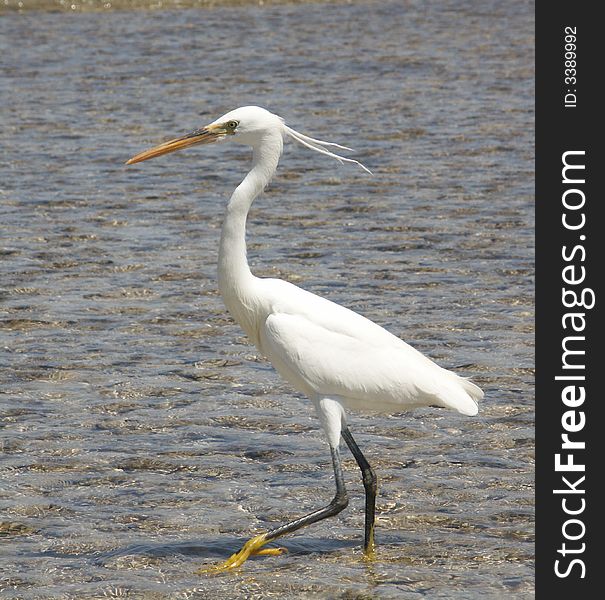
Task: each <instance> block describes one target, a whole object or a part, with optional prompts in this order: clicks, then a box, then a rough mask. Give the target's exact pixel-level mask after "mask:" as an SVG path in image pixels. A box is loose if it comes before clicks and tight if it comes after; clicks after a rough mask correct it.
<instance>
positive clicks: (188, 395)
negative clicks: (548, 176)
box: [0, 1, 534, 600]
mask: <svg viewBox="0 0 605 600" xmlns="http://www.w3.org/2000/svg"><path fill="white" fill-rule="evenodd" d="M532 18H533V6H532V4H531V3H527V2H508V3H500V2H462V1H460V2H433V3H425V2H421V1H417V2H416V1H410V2H369V3H364V2H360V3H353V4H334V5H330V4H309V5H305V4H296V5H283V6H269V7H266V6H265V7H262V6H261V7H259V6H247V7H246V6H238V7H222V8H221V7H217V8H212V9H184V10H175V11H157V10H156V11H147V10H138V11H132V12H130V11H121V10H107V11H105V12H91V13H83V14H63V13H49V12H37V11H31V12H25V13H22V14H18V13H5V14H4V15H3V16H2V17H1V19H0V28H1V34H0V46H1V47H0V61H1V62H2V65H3V66H2V69H3V77H2V80H1V81H0V89H1V91H2V95H1V98H2V100H1V102H2V127H1V128H0V139H1V144H2V147H3V153H4V154H3V160H2V163H1V164H0V194H1V195H0V202H1V210H2V224H1V229H0V231H1V238H0V310H1V313H0V342H1V343H0V363H1V371H0V380H1V385H0V390H1V392H2V395H1V396H0V408H1V415H0V418H1V424H2V430H1V439H0V448H1V450H2V454H1V458H0V460H1V463H0V466H1V468H2V471H1V478H0V486H1V488H0V553H1V558H0V572H1V575H0V589H2V590H3V591H2V594H3V597H7V598H24V599H32V598H103V597H121V596H128V597H131V598H132V597H134V598H151V599H155V598H271V597H275V598H290V597H296V598H340V599H348V600H350V599H362V598H363V599H367V598H402V599H404V600H407V599H410V600H411V599H413V598H418V597H427V598H485V597H489V598H504V597H506V598H510V597H515V598H530V597H532V596H533V531H534V529H533V416H534V411H533V380H532V376H533V231H532V230H533V211H532V204H533V173H532V169H533V23H532ZM245 104H260V105H263V106H266V107H267V108H269V109H271V110H273V111H274V112H276V113H278V114H280V115H282V116H283V117H285V118H286V119H287V121H288V122H289V123H290V124H291V125H292V126H293V127H295V128H297V129H299V130H301V131H303V132H305V133H308V134H310V135H314V136H317V137H320V138H323V139H330V140H333V141H337V142H341V143H344V144H347V145H351V146H353V147H355V148H356V149H357V150H358V152H357V154H356V155H355V156H356V157H358V158H359V159H360V160H362V161H363V162H365V163H366V164H367V165H368V166H369V167H370V168H371V169H372V170H373V171H374V173H375V175H374V177H370V176H368V175H366V174H365V173H363V172H362V171H361V170H359V169H355V168H353V167H351V166H349V165H344V166H343V165H339V164H338V163H336V162H332V161H331V160H329V159H325V158H323V157H321V156H320V155H318V154H314V153H310V152H308V151H307V150H306V149H304V148H302V147H300V146H292V145H288V146H287V147H286V152H285V155H284V157H283V159H282V164H281V166H280V169H279V172H278V176H277V177H276V179H275V180H274V182H273V183H272V185H271V186H270V188H269V189H268V190H267V192H266V193H265V195H264V196H263V197H261V198H260V199H259V200H258V201H257V202H256V204H255V205H254V207H253V210H252V213H251V215H250V220H249V227H248V236H249V256H250V261H251V263H252V265H253V270H254V271H255V272H256V273H257V274H259V275H265V276H279V277H283V278H285V279H288V280H289V281H292V282H294V283H296V284H298V285H300V286H302V287H305V288H306V289H309V290H311V291H313V292H316V293H319V294H321V295H324V296H326V297H328V298H330V299H332V300H335V301H337V302H340V303H342V304H345V305H346V306H349V307H351V308H353V309H354V310H357V311H359V312H362V313H363V314H365V315H367V316H369V317H370V318H372V319H373V320H375V321H377V322H378V323H380V324H381V325H384V326H386V327H387V328H389V329H390V330H391V331H392V332H393V333H395V334H397V335H399V336H401V337H403V338H404V339H406V340H407V341H408V342H410V343H412V344H413V345H415V346H416V347H417V348H418V349H419V350H421V351H423V352H425V353H427V354H428V355H429V356H431V357H432V358H433V359H435V360H437V361H438V362H439V363H440V364H441V365H443V366H446V367H449V368H454V369H456V370H457V371H458V372H459V373H460V374H463V375H465V376H471V377H473V378H474V379H475V380H476V381H477V383H479V384H480V385H481V386H482V387H483V389H484V390H485V392H486V397H485V400H484V402H483V403H482V405H481V410H480V413H479V415H478V416H477V417H474V418H469V417H464V416H462V415H458V414H454V413H451V412H448V411H445V410H437V409H423V410H418V411H416V412H413V413H408V414H405V415H394V416H389V417H385V416H381V417H369V416H364V415H350V425H351V429H352V431H353V433H354V434H355V435H356V438H357V441H358V443H359V445H360V446H361V447H362V448H363V449H364V450H365V452H366V454H367V456H368V458H369V459H370V461H371V462H372V463H373V464H374V466H375V468H376V471H377V473H378V477H379V486H380V490H379V499H378V509H379V517H378V529H377V541H378V544H379V549H378V554H377V557H376V560H375V561H374V562H371V563H367V562H364V560H363V559H362V554H361V542H362V535H363V532H362V527H363V488H362V486H361V482H360V477H359V473H358V471H357V468H356V465H355V463H354V461H353V459H352V458H350V457H349V455H348V454H346V455H345V458H346V461H345V468H346V483H347V486H348V489H349V494H350V497H351V503H350V505H349V508H348V509H347V510H346V511H345V512H343V513H342V514H341V516H339V517H337V518H335V519H331V520H329V521H325V522H324V524H321V525H315V526H312V527H309V528H308V529H306V530H302V531H301V532H299V533H297V534H295V535H293V536H291V537H289V538H286V539H284V540H283V545H285V546H286V547H287V548H288V549H289V553H288V554H285V555H283V556H280V557H257V558H254V559H251V560H250V561H249V562H248V563H247V564H246V565H245V566H244V568H242V569H241V570H240V571H239V572H236V573H229V574H225V575H220V576H214V577H209V576H200V575H195V574H194V571H195V570H196V569H197V568H198V567H199V566H200V565H202V564H205V563H207V564H211V563H214V562H217V561H220V560H224V559H225V558H226V557H227V556H228V555H229V554H230V553H231V552H232V551H234V550H235V549H237V548H238V547H239V546H240V545H241V543H242V542H243V541H244V540H245V539H246V538H247V536H249V535H251V534H252V533H255V532H260V531H263V530H265V529H266V528H269V527H273V526H275V525H276V524H278V523H283V522H285V521H287V520H289V519H291V518H293V517H295V516H299V515H301V514H304V513H305V512H309V511H311V510H313V509H315V508H318V507H319V506H321V505H322V504H325V503H327V502H328V501H329V500H330V499H331V497H332V494H333V481H332V475H331V466H330V457H329V452H328V448H327V446H326V445H325V442H324V441H323V438H322V435H321V432H320V431H319V429H318V422H317V420H316V418H315V416H314V414H313V413H312V411H311V409H310V406H309V403H308V401H307V400H306V399H305V398H303V397H300V396H299V395H297V394H295V393H293V392H292V390H291V389H290V388H289V386H288V385H286V384H285V383H282V381H281V380H280V379H279V378H278V376H277V375H276V374H275V373H274V371H273V370H272V368H271V367H270V365H268V364H267V363H266V362H265V361H263V359H262V357H260V356H258V355H257V353H256V350H255V348H254V347H253V346H250V345H249V344H248V342H247V341H246V339H245V338H244V336H243V334H242V333H241V331H240V330H239V328H238V327H237V326H236V325H235V323H234V322H233V321H232V320H231V319H230V318H229V317H228V316H227V314H226V310H225V308H224V307H223V304H222V302H221V299H220V297H219V296H218V293H217V287H216V273H215V272H216V261H217V245H218V237H219V232H220V226H221V220H222V211H223V209H224V205H225V201H226V199H227V198H228V196H229V194H230V192H231V190H232V189H233V188H234V186H235V185H236V184H237V183H238V182H239V180H240V178H241V177H242V175H243V173H244V172H245V171H246V168H247V165H248V164H249V159H250V156H249V151H248V150H247V149H245V148H243V147H240V146H235V145H229V144H224V145H221V146H213V147H200V148H196V149H192V150H189V151H184V152H182V153H179V154H174V155H171V156H167V157H162V158H160V159H157V160H155V161H152V162H148V163H143V164H141V165H136V166H134V167H128V168H126V167H124V166H123V163H124V161H125V160H126V159H127V158H128V157H130V156H132V155H133V154H134V153H136V152H138V151H140V150H142V149H144V148H146V147H148V146H149V145H151V144H154V143H158V142H160V141H162V140H164V139H166V138H170V137H175V136H176V135H179V134H181V133H184V132H187V131H189V130H191V129H194V128H196V127H199V126H201V125H204V124H205V123H207V122H209V121H211V120H214V119H215V118H216V117H217V116H219V115H221V114H223V113H224V112H226V111H227V110H229V109H231V108H234V107H236V106H240V105H245ZM343 452H344V451H343Z"/></svg>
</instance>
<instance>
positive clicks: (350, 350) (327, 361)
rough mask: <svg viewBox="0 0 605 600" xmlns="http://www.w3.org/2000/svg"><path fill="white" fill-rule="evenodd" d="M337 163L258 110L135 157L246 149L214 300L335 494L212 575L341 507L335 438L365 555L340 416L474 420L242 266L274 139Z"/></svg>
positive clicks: (349, 315) (391, 345)
mask: <svg viewBox="0 0 605 600" xmlns="http://www.w3.org/2000/svg"><path fill="white" fill-rule="evenodd" d="M286 138H291V139H293V140H295V141H297V142H298V143H300V144H302V145H303V146H305V147H307V148H309V149H312V150H315V151H317V152H320V153H321V154H323V155H324V156H328V157H331V158H335V159H337V160H339V161H341V162H348V163H354V164H357V165H359V166H360V167H362V168H363V169H364V170H366V171H368V172H369V170H368V169H367V168H366V167H364V166H363V165H361V163H359V162H358V161H356V160H353V159H351V158H345V157H343V156H340V155H338V154H336V152H335V150H336V149H341V150H350V149H349V148H347V147H346V146H340V145H338V144H333V143H329V142H324V141H322V140H318V139H315V138H311V137H309V136H305V135H303V134H301V133H298V132H297V131H294V130H293V129H291V128H290V127H287V126H286V125H285V124H284V121H283V120H282V119H281V118H280V117H278V116H276V115H274V114H272V113H270V112H268V111H267V110H265V109H262V108H259V107H255V106H247V107H243V108H238V109H236V110H234V111H231V112H229V113H227V114H226V115H223V116H222V117H220V118H219V119H217V120H216V121H214V122H213V123H211V124H210V125H208V126H206V127H203V128H201V129H198V130H196V131H194V132H192V133H190V134H188V135H186V136H183V137H181V138H177V139H175V140H171V141H169V142H166V143H165V144H161V145H160V146H157V147H156V148H153V149H151V150H148V151H146V152H142V153H141V154H139V155H137V156H135V157H133V158H132V159H131V160H130V161H128V162H129V164H131V163H135V162H140V161H142V160H146V159H148V158H153V157H155V156H160V155H161V154H165V153H167V152H171V151H173V150H178V149H179V148H185V147H187V146H191V145H194V144H202V143H211V142H215V141H220V140H226V139H233V140H234V141H237V142H240V143H243V144H246V145H248V146H251V147H252V169H251V170H250V172H249V173H248V174H247V175H246V177H245V178H244V180H243V181H242V182H241V184H240V185H239V186H238V187H237V188H236V190H235V191H234V192H233V195H232V196H231V199H230V200H229V203H228V206H227V210H226V213H225V220H224V222H223V228H222V232H221V241H220V249H219V265H218V280H219V289H220V292H221V295H222V297H223V300H224V302H225V304H226V306H227V308H228V309H229V311H230V312H231V314H232V315H233V317H234V318H235V320H236V321H237V322H238V323H239V324H240V325H241V327H242V328H243V329H244V331H245V332H246V334H247V335H248V337H249V338H250V340H251V341H252V342H253V343H254V344H255V345H256V346H257V347H258V349H259V351H260V352H261V353H262V354H263V355H264V356H265V357H267V358H268V359H269V360H270V361H271V363H272V364H273V366H274V367H275V368H276V369H277V371H278V372H279V374H280V375H281V376H282V377H283V378H284V379H285V380H287V381H288V382H289V383H290V384H291V385H292V386H293V387H294V388H296V389H297V390H299V391H301V392H302V393H304V394H306V395H307V396H308V397H309V398H310V400H311V401H312V402H313V404H314V405H315V408H316V410H317V414H318V416H319V419H320V422H321V424H322V427H323V429H324V431H325V433H326V436H327V439H328V442H329V444H330V447H331V451H332V459H333V463H334V471H335V475H336V486H337V495H336V497H335V499H334V500H333V502H332V503H331V504H330V505H329V506H328V507H326V508H325V509H321V510H319V511H316V512H314V513H312V514H310V515H307V516H306V517H303V518H301V519H297V520H296V521H293V522H292V523H289V524H287V525H284V526H282V527H280V528H277V529H275V530H272V531H270V532H267V533H266V534H262V535H261V536H257V537H256V538H253V539H252V540H250V541H249V542H248V543H247V544H246V545H245V546H244V548H243V549H242V550H241V551H240V552H239V553H237V554H234V555H233V556H232V557H231V558H230V559H229V560H228V561H227V562H226V563H225V564H224V565H223V566H222V567H221V568H223V569H229V568H233V567H234V566H238V565H240V564H242V563H243V562H244V561H245V560H246V559H247V558H248V556H250V554H254V553H258V552H260V551H259V548H260V547H261V546H262V545H264V544H265V543H267V542H268V541H271V540H273V539H275V538H277V537H279V536H281V535H284V534H285V533H290V532H292V531H295V530H297V529H299V528H300V527H301V526H303V525H306V524H309V523H312V522H316V521H318V520H320V519H322V518H325V517H326V516H332V515H333V514H336V513H337V512H339V511H340V510H342V508H344V506H346V491H345V489H344V483H343V480H342V470H341V467H340V458H339V453H338V446H339V442H340V437H341V434H342V436H343V437H344V439H345V441H346V442H347V445H348V446H349V448H350V449H351V451H352V452H353V454H354V456H355V458H356V460H357V462H358V464H359V466H360V467H361V469H362V472H363V474H364V486H365V487H366V539H365V549H366V552H368V553H371V552H372V551H373V547H374V541H373V526H374V504H375V495H376V478H375V475H374V473H373V471H372V469H371V467H370V466H369V464H368V463H367V461H366V460H365V457H363V455H362V454H361V451H360V450H359V448H358V447H357V445H356V443H355V442H354V440H353V438H352V436H351V433H350V431H349V430H348V427H347V424H346V419H345V409H346V408H348V409H353V410H361V411H366V412H401V411H403V410H406V409H409V408H414V407H418V406H441V407H446V408H451V409H454V410H456V411H458V412H460V413H462V414H465V415H475V414H477V410H478V408H477V401H478V400H479V399H480V398H481V397H482V396H483V393H482V391H481V390H480V389H479V388H478V387H477V386H476V385H475V384H473V383H471V382H470V381H468V380H467V379H464V378H462V377H459V376H458V375H456V374H455V373H453V372H451V371H447V370H446V369H443V368H441V367H439V366H438V365H437V364H435V363H434V362H433V361H431V360H430V359H428V358H427V357H425V356H423V355H422V354H421V353H420V352H418V351H417V350H415V349H414V348H412V347H411V346H409V345H408V344H406V343H405V342H404V341H402V340H401V339H399V338H398V337H396V336H394V335H392V334H391V333H389V332H388V331H386V330H385V329H383V328H382V327H380V326H379V325H376V324H375V323H373V322H372V321H370V320H368V319H366V318H365V317H362V316H361V315H358V314H357V313H355V312H353V311H351V310H349V309H347V308H344V307H342V306H340V305H338V304H335V303H334V302H330V301H329V300H326V299H324V298H321V297H319V296H316V295H315V294H311V293H310V292H307V291H305V290H302V289H300V288H298V287H296V286H295V285H292V284H290V283H287V282H285V281H281V280H278V279H262V278H258V277H255V276H254V275H253V274H252V273H251V272H250V268H249V266H248V261H247V258H246V241H245V235H246V217H247V215H248V211H249V210H250V206H251V205H252V202H253V201H254V199H255V198H256V197H257V196H258V195H259V194H260V193H261V192H262V190H263V189H264V188H265V186H266V185H267V184H268V183H269V181H270V180H271V178H272V176H273V175H274V173H275V170H276V169H277V164H278V161H279V158H280V155H281V152H282V147H283V142H284V139H286Z"/></svg>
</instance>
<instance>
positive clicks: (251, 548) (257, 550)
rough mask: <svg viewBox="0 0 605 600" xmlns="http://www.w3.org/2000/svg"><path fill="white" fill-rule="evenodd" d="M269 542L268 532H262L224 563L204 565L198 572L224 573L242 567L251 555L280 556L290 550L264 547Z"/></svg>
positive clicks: (199, 573)
mask: <svg viewBox="0 0 605 600" xmlns="http://www.w3.org/2000/svg"><path fill="white" fill-rule="evenodd" d="M266 543H267V534H266V533H261V534H260V535H257V536H254V537H253V538H252V539H250V540H248V541H247V542H246V543H245V544H244V545H243V547H242V549H241V550H240V551H239V552H236V553H235V554H232V555H231V556H230V557H229V558H228V559H227V560H226V561H225V562H224V563H222V564H220V565H213V566H211V567H202V568H201V569H198V570H197V571H196V574H198V575H201V574H204V573H222V572H223V571H230V570H231V569H236V568H237V567H241V566H242V565H243V564H244V563H245V562H246V561H247V560H248V559H249V558H250V557H251V556H253V555H255V554H256V555H259V556H279V555H280V554H284V553H285V552H287V551H288V550H287V549H286V548H263V546H264V545H265V544H266Z"/></svg>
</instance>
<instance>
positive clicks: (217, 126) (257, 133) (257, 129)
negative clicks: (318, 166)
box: [126, 106, 370, 173]
mask: <svg viewBox="0 0 605 600" xmlns="http://www.w3.org/2000/svg"><path fill="white" fill-rule="evenodd" d="M275 135H279V136H281V137H283V138H291V139H293V140H296V141H297V142H298V143H300V144H302V145H303V146H306V147H307V148H309V149H311V150H314V151H316V152H320V153H321V154H324V155H326V156H330V157H332V158H335V159H336V160H338V161H340V162H351V163H355V164H357V165H359V166H360V167H361V168H362V169H364V170H365V171H367V172H368V173H370V171H369V169H367V168H366V167H364V166H363V165H362V164H361V163H359V162H358V161H356V160H353V159H352V158H345V157H343V156H339V155H338V154H335V153H334V152H331V151H330V150H328V149H327V148H329V147H332V148H340V149H341V150H349V151H351V148H347V147H346V146H340V145H339V144H333V143H331V142H323V141H321V140H317V139H315V138H311V137H308V136H306V135H303V134H302V133H299V132H297V131H295V130H294V129H291V128H290V127H287V126H286V124H285V123H284V120H283V119H282V118H281V117H278V116H277V115H274V114H273V113H271V112H269V111H268V110H266V109H264V108H261V107H260V106H242V107H240V108H236V109H235V110H232V111H230V112H228V113H226V114H224V115H223V116H222V117H219V118H218V119H216V120H215V121H213V122H212V123H210V124H208V125H206V126H205V127H201V128H200V129H196V130H195V131H192V132H191V133H188V134H187V135H184V136H182V137H179V138H176V139H174V140H170V141H168V142H164V143H163V144H160V145H159V146H155V147H154V148H151V149H150V150H145V151H144V152H141V153H140V154H137V155H136V156H133V157H132V158H131V159H130V160H128V161H127V162H126V164H127V165H132V164H134V163H138V162H142V161H144V160H148V159H150V158H155V157H156V156H161V155H162V154H167V153H169V152H174V151H175V150H180V149H182V148H188V147H189V146H194V145H197V144H211V143H213V142H218V141H222V140H233V141H236V142H239V143H241V144H245V145H247V146H252V147H255V146H257V145H259V144H261V143H262V141H263V140H264V139H267V138H268V137H270V136H275ZM280 149H281V143H280Z"/></svg>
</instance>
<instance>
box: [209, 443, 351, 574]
mask: <svg viewBox="0 0 605 600" xmlns="http://www.w3.org/2000/svg"><path fill="white" fill-rule="evenodd" d="M330 452H331V453H332V464H333V465H334V477H335V479H336V495H335V496H334V499H333V500H332V502H330V504H328V506H325V507H324V508H320V509H319V510H316V511H314V512H312V513H310V514H308V515H305V516H304V517H301V518H300V519H296V520H295V521H291V522H290V523H286V524H285V525H282V526H281V527H277V528H276V529H271V530H270V531H267V532H266V533H261V534H260V535H257V536H255V537H253V538H252V539H250V540H248V541H247V542H246V543H245V544H244V546H243V547H242V549H241V550H240V551H239V552H236V553H235V554H233V555H232V556H231V557H229V558H228V559H227V560H226V561H225V562H224V563H223V564H222V565H218V566H215V567H210V568H209V569H205V568H202V569H200V571H198V572H199V573H217V572H220V571H226V570H229V569H234V568H236V567H239V566H241V565H242V564H243V563H244V562H245V561H246V560H247V559H248V558H249V557H250V556H251V555H253V554H280V553H281V552H282V551H283V550H279V549H276V548H269V549H261V548H262V547H263V546H264V545H265V544H266V543H268V542H271V541H273V540H275V539H277V538H279V537H281V536H282V535H286V534H287V533H292V532H294V531H297V530H298V529H300V528H301V527H304V526H305V525H311V523H317V521H321V520H322V519H327V518H328V517H333V516H334V515H337V514H338V513H339V512H340V511H342V510H344V509H345V508H346V507H347V505H348V504H349V499H348V498H347V490H346V489H345V484H344V477H343V474H342V466H341V464H340V452H339V450H338V448H332V447H330Z"/></svg>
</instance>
